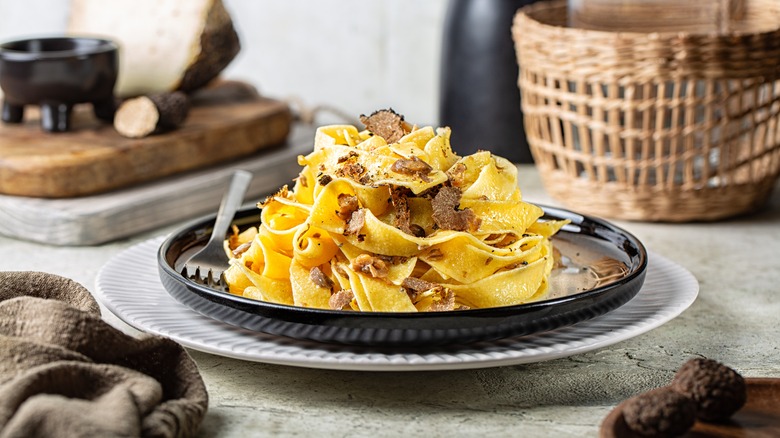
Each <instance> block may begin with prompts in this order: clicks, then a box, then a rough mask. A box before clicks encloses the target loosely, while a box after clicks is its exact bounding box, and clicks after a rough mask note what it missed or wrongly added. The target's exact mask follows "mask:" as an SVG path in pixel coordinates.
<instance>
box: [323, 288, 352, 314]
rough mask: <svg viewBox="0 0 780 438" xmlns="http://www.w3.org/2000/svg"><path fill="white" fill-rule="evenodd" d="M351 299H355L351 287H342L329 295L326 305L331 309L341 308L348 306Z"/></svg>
mask: <svg viewBox="0 0 780 438" xmlns="http://www.w3.org/2000/svg"><path fill="white" fill-rule="evenodd" d="M353 299H355V294H354V293H352V290H351V289H342V290H340V291H338V292H336V293H335V294H333V295H331V296H330V299H328V305H329V306H330V308H331V309H334V310H341V309H343V308H344V307H346V306H348V305H349V303H351V302H352V300H353Z"/></svg>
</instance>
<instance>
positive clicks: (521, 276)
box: [225, 110, 565, 312]
mask: <svg viewBox="0 0 780 438" xmlns="http://www.w3.org/2000/svg"><path fill="white" fill-rule="evenodd" d="M362 121H363V123H364V124H365V125H366V129H365V130H363V131H358V129H357V128H355V127H354V126H344V125H338V126H326V127H321V128H319V129H318V130H317V133H316V136H315V140H314V150H313V152H311V153H310V154H309V155H307V156H305V157H303V156H301V157H299V159H298V161H299V164H300V165H302V166H303V169H302V171H301V173H300V175H299V177H298V178H297V179H296V180H295V184H294V186H293V188H292V189H290V188H289V187H287V186H285V187H283V188H282V189H281V190H280V191H279V192H278V193H277V194H275V195H274V196H271V197H269V198H268V199H266V200H265V201H264V202H263V203H261V204H260V205H259V207H260V208H261V209H262V211H261V223H260V225H259V226H257V227H252V228H249V229H246V230H244V231H241V232H239V230H234V234H233V235H232V236H230V237H229V239H228V240H227V241H226V242H225V247H226V252H227V253H228V256H229V257H230V258H231V267H230V268H229V269H228V270H227V271H226V272H225V280H226V282H227V283H228V285H229V290H230V292H231V293H233V294H238V295H243V296H244V297H248V298H253V299H257V300H262V301H268V302H274V303H281V304H290V305H296V306H303V307H315V308H324V309H343V310H356V311H375V312H417V311H446V310H459V309H471V308H484V307H496V306H506V305H512V304H520V303H524V302H528V301H531V300H535V299H538V298H540V297H542V296H543V295H544V293H545V291H546V290H547V284H548V283H547V282H548V278H549V275H550V273H551V271H552V269H553V266H554V263H555V262H554V260H553V258H554V257H553V250H552V245H551V243H550V237H551V236H552V235H553V234H555V233H556V232H557V231H558V230H559V229H560V228H561V227H562V226H563V225H564V224H565V221H542V220H540V217H541V216H542V214H543V211H542V209H541V208H539V207H538V206H536V205H533V204H530V203H527V202H524V201H523V200H522V197H521V192H520V189H519V187H518V185H517V168H516V167H515V166H514V165H513V164H512V163H510V162H509V161H508V160H506V159H503V158H501V157H497V156H494V155H492V154H491V153H490V152H487V151H481V152H477V153H475V154H473V155H469V156H465V157H459V156H458V155H456V154H455V153H454V152H453V151H452V149H451V147H450V130H449V128H439V129H436V130H434V129H433V128H432V127H423V128H417V127H416V126H410V125H409V124H408V123H406V122H405V121H404V120H403V117H401V116H399V115H397V114H395V113H394V112H392V110H382V111H377V112H376V113H374V114H372V115H371V116H369V117H365V116H363V117H362Z"/></svg>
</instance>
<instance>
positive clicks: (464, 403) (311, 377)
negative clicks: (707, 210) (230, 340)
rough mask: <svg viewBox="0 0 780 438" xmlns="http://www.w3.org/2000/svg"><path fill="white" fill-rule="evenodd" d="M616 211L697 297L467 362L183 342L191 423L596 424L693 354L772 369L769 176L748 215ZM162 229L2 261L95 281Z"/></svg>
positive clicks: (569, 432)
mask: <svg viewBox="0 0 780 438" xmlns="http://www.w3.org/2000/svg"><path fill="white" fill-rule="evenodd" d="M519 183H520V187H521V189H522V191H523V197H524V199H526V200H528V201H531V202H536V203H541V204H547V205H557V203H556V202H554V201H553V200H551V199H550V198H549V197H548V196H547V195H546V194H545V192H544V190H543V188H542V186H541V183H540V181H539V175H538V173H537V172H536V170H535V169H534V168H533V167H532V166H528V165H523V166H520V181H519ZM778 185H779V186H780V184H778ZM614 222H615V223H616V224H618V225H619V226H621V227H623V228H625V229H627V230H628V231H629V232H631V233H632V234H634V235H636V236H637V237H639V239H640V240H641V241H642V242H643V243H644V244H645V245H646V246H647V247H648V249H650V250H651V251H654V252H656V253H659V254H661V255H663V256H665V257H667V258H669V259H671V260H673V261H675V262H676V263H678V264H680V265H682V266H684V267H685V268H687V269H688V270H689V271H691V272H692V273H693V275H694V276H695V277H696V278H697V279H698V281H699V284H700V291H699V296H698V298H697V300H696V301H695V302H694V303H693V305H692V306H691V307H690V308H689V309H688V310H686V311H685V312H683V314H682V315H680V316H679V317H677V318H675V319H673V320H672V321H670V322H668V323H666V324H664V325H662V326H661V327H658V328H656V329H654V330H651V331H649V332H647V333H645V334H642V335H639V336H637V337H634V338H632V339H629V340H626V341H622V342H619V343H617V344H614V345H612V346H610V347H606V348H603V349H600V350H595V351H592V352H589V353H585V354H579V355H574V356H570V357H567V358H563V359H557V360H552V361H547V362H540V363H532V364H525V365H516V366H504V367H498V368H485V369H477V370H462V371H420V372H357V371H334V370H320V369H307V368H300V367H289V366H281V365H270V364H263V363H255V362H246V361H242V360H236V359H231V358H227V357H221V356H215V355H211V354H207V353H202V352H198V351H193V350H190V353H191V354H192V357H193V358H194V359H195V360H196V361H197V363H198V365H199V368H200V371H201V373H202V375H203V378H204V380H205V382H206V385H207V387H208V390H209V396H210V406H209V411H208V414H207V416H206V418H205V420H204V422H203V424H202V427H201V430H200V433H199V436H202V437H211V436H220V437H246V436H313V435H316V436H350V437H351V436H372V437H384V436H388V437H390V436H426V437H438V436H442V437H444V436H447V437H449V436H510V435H512V436H518V435H522V436H527V437H531V436H557V437H583V436H597V435H598V430H599V425H600V423H601V421H602V419H603V418H604V416H606V415H607V413H608V412H609V411H610V410H611V409H612V408H613V407H614V406H615V405H616V404H617V403H619V402H620V401H622V400H624V399H626V398H628V397H631V396H633V395H635V394H638V393H640V392H644V391H646V390H649V389H651V388H654V387H658V386H662V385H665V384H666V383H668V382H669V381H670V379H671V378H672V376H673V374H674V372H675V370H676V369H677V368H679V366H680V365H682V364H683V363H684V362H685V361H686V360H688V359H690V358H693V357H708V358H712V359H716V360H718V361H721V362H723V363H725V364H727V365H729V366H731V367H733V368H735V369H736V370H737V371H739V372H740V373H742V374H743V375H744V376H746V377H780V316H779V315H780V299H778V297H780V249H778V248H780V187H776V189H775V191H774V193H773V195H772V198H771V200H770V202H769V204H768V205H767V206H766V207H765V208H764V209H763V210H762V211H759V212H757V213H755V214H753V215H750V216H745V217H740V218H735V219H730V220H726V221H721V222H715V223H688V224H659V223H641V222H624V221H614ZM173 228H174V227H166V228H162V229H158V230H155V231H151V232H147V233H144V234H142V235H138V236H135V237H133V238H130V239H126V240H121V241H117V242H112V243H109V244H104V245H100V246H91V247H54V246H46V245H42V244H37V243H30V242H26V241H20V240H14V239H9V238H5V237H0V269H2V270H36V271H45V272H50V273H54V274H58V275H62V276H65V277H69V278H72V279H74V280H76V281H78V282H80V283H82V284H83V285H85V286H86V287H87V288H88V289H90V290H94V284H95V276H96V275H97V273H98V270H99V269H100V267H101V266H102V265H103V264H104V263H105V262H106V261H107V260H109V259H110V258H111V257H113V256H114V255H116V254H118V253H119V252H121V251H123V250H124V249H126V248H128V247H129V246H131V245H133V244H136V243H138V242H142V241H144V240H147V239H149V238H151V237H155V236H159V235H163V234H166V233H168V232H169V231H171V230H172V229H173ZM104 318H105V319H107V320H109V321H111V322H112V323H115V324H116V323H117V321H118V320H117V319H116V317H113V315H110V314H109V313H108V311H104Z"/></svg>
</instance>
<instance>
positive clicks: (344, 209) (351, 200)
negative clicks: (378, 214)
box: [337, 193, 359, 221]
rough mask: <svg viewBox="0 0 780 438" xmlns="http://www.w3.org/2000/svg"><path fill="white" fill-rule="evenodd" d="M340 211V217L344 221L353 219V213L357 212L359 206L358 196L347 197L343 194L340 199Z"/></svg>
mask: <svg viewBox="0 0 780 438" xmlns="http://www.w3.org/2000/svg"><path fill="white" fill-rule="evenodd" d="M338 202H339V211H338V212H337V214H338V216H339V217H340V218H341V219H343V220H345V221H346V220H349V219H350V218H351V217H352V213H354V212H355V211H357V209H358V207H359V204H358V198H357V196H352V195H347V194H345V193H342V194H340V195H339V197H338Z"/></svg>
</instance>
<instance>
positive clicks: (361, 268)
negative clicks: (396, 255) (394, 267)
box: [352, 254, 390, 278]
mask: <svg viewBox="0 0 780 438" xmlns="http://www.w3.org/2000/svg"><path fill="white" fill-rule="evenodd" d="M352 269H353V270H355V271H358V272H362V273H364V274H368V275H370V276H372V277H374V278H385V277H387V274H388V273H389V272H390V269H389V268H388V267H387V264H386V263H385V262H384V261H383V260H382V259H380V258H379V257H373V256H371V255H369V254H360V255H359V256H357V257H355V259H354V260H352Z"/></svg>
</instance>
